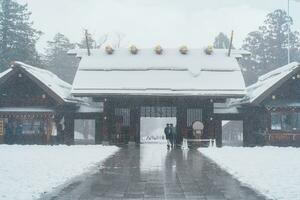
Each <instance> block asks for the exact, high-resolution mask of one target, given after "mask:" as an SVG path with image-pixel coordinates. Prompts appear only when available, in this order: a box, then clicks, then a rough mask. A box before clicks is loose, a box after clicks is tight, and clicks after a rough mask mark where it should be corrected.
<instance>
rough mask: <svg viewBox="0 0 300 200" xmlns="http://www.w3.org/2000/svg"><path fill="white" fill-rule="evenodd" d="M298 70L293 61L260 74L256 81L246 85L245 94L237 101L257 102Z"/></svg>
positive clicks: (299, 68) (297, 65) (244, 102)
mask: <svg viewBox="0 0 300 200" xmlns="http://www.w3.org/2000/svg"><path fill="white" fill-rule="evenodd" d="M299 70H300V64H299V63H297V62H293V63H290V64H288V65H285V66H283V67H280V68H278V69H276V70H273V71H271V72H269V73H267V74H265V75H262V76H260V77H259V78H258V81H257V82H256V83H254V84H253V85H250V86H249V87H247V89H246V91H247V95H246V96H245V97H244V98H243V99H241V100H240V101H239V102H240V103H243V104H249V103H251V104H259V103H260V102H261V101H263V100H264V97H266V96H268V95H270V94H271V93H272V92H274V91H275V90H276V89H277V88H279V87H280V86H281V85H282V84H283V83H284V82H285V81H286V80H288V79H289V78H291V77H292V76H293V75H294V74H295V73H297V72H299Z"/></svg>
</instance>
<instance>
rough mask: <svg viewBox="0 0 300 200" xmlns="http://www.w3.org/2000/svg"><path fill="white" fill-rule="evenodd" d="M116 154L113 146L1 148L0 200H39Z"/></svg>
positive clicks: (3, 146)
mask: <svg viewBox="0 0 300 200" xmlns="http://www.w3.org/2000/svg"><path fill="white" fill-rule="evenodd" d="M117 150H118V148H117V147H114V146H63V145H62V146H18V145H14V146H8V145H0V152H1V157H0V160H1V162H0V200H4V199H5V200H7V199H10V200H31V199H37V198H38V197H39V196H40V195H41V194H42V193H44V192H51V191H52V190H53V189H54V188H55V187H57V186H59V185H61V184H63V183H65V182H66V181H69V180H70V179H71V178H73V177H75V176H77V175H80V174H82V173H85V172H88V171H89V170H91V169H93V167H95V166H96V165H97V164H99V163H100V162H101V161H103V160H105V159H106V158H108V157H109V156H111V155H112V154H114V153H115V152H116V151H117Z"/></svg>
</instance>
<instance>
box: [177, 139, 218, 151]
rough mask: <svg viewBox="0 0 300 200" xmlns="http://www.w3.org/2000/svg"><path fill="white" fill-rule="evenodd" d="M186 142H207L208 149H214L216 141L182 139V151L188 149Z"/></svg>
mask: <svg viewBox="0 0 300 200" xmlns="http://www.w3.org/2000/svg"><path fill="white" fill-rule="evenodd" d="M188 142H209V145H208V147H209V148H216V147H217V141H216V139H186V138H183V141H182V149H189V146H188Z"/></svg>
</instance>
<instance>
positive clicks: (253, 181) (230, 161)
mask: <svg viewBox="0 0 300 200" xmlns="http://www.w3.org/2000/svg"><path fill="white" fill-rule="evenodd" d="M199 151H200V152H201V153H203V154H204V155H205V156H207V157H209V158H210V159H212V160H214V161H215V162H216V163H217V164H219V165H220V166H221V167H222V168H223V169H225V170H226V171H228V172H229V173H230V174H232V175H233V176H234V177H236V178H237V179H238V180H240V181H241V182H242V183H244V184H245V185H248V186H250V187H252V188H253V189H255V190H256V191H258V192H260V193H262V194H264V195H265V196H267V197H269V198H271V199H278V200H294V199H300V148H292V147H290V148H278V147H256V148H237V147H236V148H234V147H224V148H219V149H217V148H216V149H213V148H211V149H202V148H201V149H199Z"/></svg>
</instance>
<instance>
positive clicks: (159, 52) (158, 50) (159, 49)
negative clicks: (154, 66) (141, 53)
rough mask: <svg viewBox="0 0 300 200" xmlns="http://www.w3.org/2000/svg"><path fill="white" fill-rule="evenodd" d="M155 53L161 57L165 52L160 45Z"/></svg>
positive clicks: (155, 49)
mask: <svg viewBox="0 0 300 200" xmlns="http://www.w3.org/2000/svg"><path fill="white" fill-rule="evenodd" d="M154 51H155V53H156V54H158V55H160V54H162V52H163V48H162V47H161V46H160V45H157V46H156V47H155V48H154Z"/></svg>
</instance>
